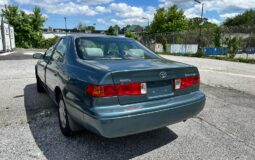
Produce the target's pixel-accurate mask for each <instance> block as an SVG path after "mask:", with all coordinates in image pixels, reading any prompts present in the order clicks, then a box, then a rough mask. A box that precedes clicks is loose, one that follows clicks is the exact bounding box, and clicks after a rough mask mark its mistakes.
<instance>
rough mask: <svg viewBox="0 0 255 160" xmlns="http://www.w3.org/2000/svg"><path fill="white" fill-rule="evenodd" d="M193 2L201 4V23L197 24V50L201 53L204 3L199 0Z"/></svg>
mask: <svg viewBox="0 0 255 160" xmlns="http://www.w3.org/2000/svg"><path fill="white" fill-rule="evenodd" d="M194 1H195V2H197V3H199V4H201V7H202V10H201V23H200V24H199V39H198V49H199V51H198V52H201V53H202V45H201V37H202V26H203V16H204V4H203V3H202V2H201V1H199V0H194Z"/></svg>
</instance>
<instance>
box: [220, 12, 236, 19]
mask: <svg viewBox="0 0 255 160" xmlns="http://www.w3.org/2000/svg"><path fill="white" fill-rule="evenodd" d="M238 14H239V13H225V14H221V15H220V17H221V18H222V19H227V18H232V17H235V16H237V15H238Z"/></svg>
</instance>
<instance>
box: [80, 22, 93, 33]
mask: <svg viewBox="0 0 255 160" xmlns="http://www.w3.org/2000/svg"><path fill="white" fill-rule="evenodd" d="M76 28H77V29H78V30H79V31H94V30H95V26H86V25H85V24H84V23H83V22H79V24H78V25H77V27H76Z"/></svg>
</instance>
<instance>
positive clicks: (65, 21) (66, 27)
mask: <svg viewBox="0 0 255 160" xmlns="http://www.w3.org/2000/svg"><path fill="white" fill-rule="evenodd" d="M64 19H65V30H66V35H67V27H66V17H64Z"/></svg>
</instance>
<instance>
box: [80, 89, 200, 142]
mask: <svg viewBox="0 0 255 160" xmlns="http://www.w3.org/2000/svg"><path fill="white" fill-rule="evenodd" d="M204 104H205V95H204V94H203V93H202V92H194V93H192V94H189V95H185V96H179V97H174V98H169V99H164V100H158V101H156V102H147V103H141V104H139V106H140V107H139V109H137V110H132V112H129V113H127V114H126V115H123V114H121V113H120V112H118V113H117V114H116V113H115V114H114V113H113V114H112V115H111V116H109V115H107V116H106V114H105V112H104V114H101V113H99V112H100V110H98V111H95V112H97V116H89V115H84V116H85V117H84V120H85V121H84V122H85V123H86V124H84V127H86V128H88V129H90V130H92V131H93V132H95V133H97V134H99V135H101V136H103V137H107V138H115V137H122V136H127V135H132V134H136V133H141V132H145V131H149V130H153V129H157V128H161V127H164V126H167V125H170V124H174V123H177V122H181V121H183V120H187V119H189V118H191V117H194V116H196V115H197V114H198V113H199V112H200V111H201V110H202V109H203V107H204ZM150 105H155V107H153V109H149V108H148V107H147V106H150ZM141 106H142V107H141ZM120 107H122V108H123V106H120ZM125 107H128V106H125ZM150 108H151V107H150ZM103 115H104V116H103ZM118 115H119V116H118Z"/></svg>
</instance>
